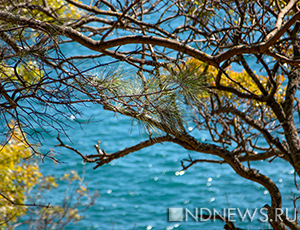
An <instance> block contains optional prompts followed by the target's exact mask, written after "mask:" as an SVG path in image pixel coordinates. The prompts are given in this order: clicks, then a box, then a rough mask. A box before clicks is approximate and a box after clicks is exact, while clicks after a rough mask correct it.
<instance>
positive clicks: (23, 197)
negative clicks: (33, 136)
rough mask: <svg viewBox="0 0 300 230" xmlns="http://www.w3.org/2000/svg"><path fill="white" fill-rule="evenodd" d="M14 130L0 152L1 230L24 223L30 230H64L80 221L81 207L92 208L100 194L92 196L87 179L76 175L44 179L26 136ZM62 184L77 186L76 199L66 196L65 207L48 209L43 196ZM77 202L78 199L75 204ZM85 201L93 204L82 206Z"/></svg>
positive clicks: (60, 205)
mask: <svg viewBox="0 0 300 230" xmlns="http://www.w3.org/2000/svg"><path fill="white" fill-rule="evenodd" d="M12 130H13V131H12V133H11V135H10V138H9V140H8V142H7V143H5V145H3V146H2V147H1V150H0V180H1V184H0V216H1V217H0V224H1V229H14V227H15V226H16V225H20V224H24V223H25V224H27V225H28V226H30V229H52V227H53V226H56V227H58V228H59V229H61V228H60V227H59V226H64V225H66V224H68V223H70V222H77V221H79V220H80V219H81V218H82V216H81V215H80V212H81V210H79V209H78V206H83V207H85V208H88V207H89V206H90V205H92V204H93V203H94V201H95V199H96V197H97V196H98V195H97V193H95V195H94V196H90V194H89V191H88V190H87V188H86V187H85V186H84V185H83V179H82V178H81V177H80V176H79V175H78V174H77V173H76V172H75V171H71V173H66V174H65V175H64V176H63V177H61V178H59V179H56V178H54V177H53V176H45V175H43V174H42V173H41V171H40V168H39V166H38V162H37V158H35V157H34V156H33V153H32V150H31V149H30V148H29V145H28V144H26V143H27V141H26V140H24V136H23V134H22V133H21V132H20V131H19V129H16V128H14V129H12ZM59 181H61V182H60V183H62V182H63V183H64V182H67V183H69V188H71V186H73V188H74V189H73V191H70V192H72V196H71V197H70V194H69V193H66V196H65V198H64V200H63V202H62V204H56V205H54V206H52V205H51V204H50V205H48V202H47V201H45V200H44V197H43V196H42V195H43V194H45V193H47V192H49V191H52V190H53V189H55V188H57V187H58V182H59ZM73 199H76V203H75V204H73V203H72V202H73ZM82 199H84V200H89V202H88V203H82V202H81V200H82ZM45 204H46V205H45ZM24 219H25V221H24ZM21 220H22V221H21ZM50 220H51V221H50ZM20 221H21V222H20ZM46 223H47V224H46Z"/></svg>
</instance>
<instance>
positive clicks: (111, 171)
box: [20, 105, 296, 230]
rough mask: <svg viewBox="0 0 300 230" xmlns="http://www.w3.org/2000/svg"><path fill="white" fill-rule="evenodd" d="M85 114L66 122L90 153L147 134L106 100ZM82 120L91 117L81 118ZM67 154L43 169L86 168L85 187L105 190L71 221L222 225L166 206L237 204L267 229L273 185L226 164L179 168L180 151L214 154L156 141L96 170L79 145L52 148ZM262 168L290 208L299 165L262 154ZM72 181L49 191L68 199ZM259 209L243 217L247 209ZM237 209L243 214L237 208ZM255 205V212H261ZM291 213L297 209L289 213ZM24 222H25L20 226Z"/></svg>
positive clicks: (102, 225)
mask: <svg viewBox="0 0 300 230" xmlns="http://www.w3.org/2000/svg"><path fill="white" fill-rule="evenodd" d="M83 111H85V112H84V113H83V114H82V117H78V118H76V117H74V116H70V118H69V119H66V121H65V122H67V123H69V124H71V125H72V126H73V129H69V135H70V138H71V140H72V141H73V144H74V145H73V146H74V147H76V148H77V149H78V150H79V151H81V152H82V153H84V154H95V153H96V152H95V149H94V147H93V145H94V144H96V143H97V141H101V144H100V146H101V147H102V148H104V149H105V151H106V152H107V153H112V152H115V151H118V150H120V149H123V148H125V147H128V146H131V145H135V144H137V143H139V142H140V141H142V140H146V139H147V137H146V135H145V134H144V131H143V129H142V128H141V127H139V125H138V124H137V123H136V122H135V121H133V120H131V119H130V118H127V117H124V116H115V115H114V114H113V113H111V112H108V111H104V110H103V109H102V108H101V106H97V105H93V106H92V107H90V108H83ZM76 119H78V120H80V121H85V120H90V123H88V124H86V125H82V126H79V125H78V123H77V122H76ZM194 135H195V136H196V137H197V138H198V139H199V140H200V141H203V142H210V140H209V137H208V135H207V134H206V133H201V132H198V133H197V132H196V133H194ZM55 144H58V142H57V140H56V137H55V136H53V137H50V136H49V137H47V139H46V142H45V143H44V145H43V146H42V150H44V151H47V150H49V149H50V148H52V147H53V146H54V145H55ZM54 150H55V151H59V152H60V153H61V154H56V157H57V158H58V160H59V161H60V162H61V163H60V164H54V163H53V161H51V160H47V159H46V160H45V161H44V163H41V164H40V167H41V170H42V172H44V174H46V175H47V174H48V175H53V176H55V177H57V178H58V177H60V176H62V175H63V174H64V173H66V172H69V171H70V170H76V171H78V172H79V174H80V175H84V181H85V183H86V184H87V188H88V189H89V190H90V192H91V193H93V192H94V191H95V190H97V191H98V192H99V194H100V195H101V196H100V197H99V198H98V199H97V201H96V204H95V205H94V206H92V207H90V208H89V209H88V210H86V211H85V212H84V216H85V218H84V219H83V220H81V221H80V222H79V223H77V224H76V225H73V224H71V225H69V226H67V227H66V229H78V230H79V229H82V230H83V229H116V230H117V229H147V230H149V229H168V230H170V229H178V230H179V229H188V230H189V229H222V227H223V226H224V223H223V222H222V221H220V220H215V221H213V220H209V221H208V220H207V221H200V220H195V219H194V218H193V217H192V215H189V216H188V219H187V220H186V219H184V220H183V221H178V222H170V221H168V208H174V207H175V208H183V210H184V211H186V210H189V211H190V212H191V213H192V214H195V213H196V211H198V212H200V211H201V210H202V211H203V213H207V214H209V211H211V212H213V211H214V210H215V211H218V212H219V213H221V214H222V211H223V212H224V210H225V212H227V210H228V208H231V213H235V214H233V218H234V219H235V220H236V221H237V223H238V226H239V227H240V228H244V229H248V228H249V229H258V228H259V227H260V228H261V229H268V224H266V223H265V222H264V220H265V216H264V215H263V212H262V214H260V211H261V210H260V209H261V208H262V207H263V206H264V205H265V204H270V196H269V193H268V192H267V190H266V189H265V188H264V187H262V186H260V185H259V184H256V183H253V182H250V181H247V180H245V179H243V178H241V177H239V176H237V175H236V174H235V173H234V171H233V170H232V169H231V168H230V167H229V166H228V165H226V164H223V165H219V164H209V163H198V164H197V165H195V166H193V167H191V168H190V169H188V170H187V171H186V172H185V173H184V174H182V175H181V173H179V171H180V170H181V163H180V161H181V160H182V159H186V158H188V154H191V156H192V157H195V158H196V157H197V158H201V159H203V158H206V159H212V157H210V156H208V155H205V154H200V153H193V152H189V151H187V150H185V149H183V148H181V147H178V146H176V145H175V144H170V143H168V144H156V145H154V146H151V147H148V148H146V149H143V150H140V151H138V152H135V153H131V154H130V155H127V156H125V157H124V158H121V159H118V160H115V161H112V162H111V163H109V164H108V165H105V166H102V167H100V168H98V169H96V170H93V167H94V165H92V164H88V163H86V164H84V163H83V161H82V159H81V158H80V157H79V156H78V155H77V154H75V153H73V152H71V151H69V150H65V149H61V148H54ZM255 166H256V167H257V168H258V169H259V170H260V172H262V173H265V174H266V175H268V176H269V177H271V178H272V179H273V180H274V181H275V182H276V183H277V185H278V187H279V188H280V190H281V192H282V197H283V204H284V208H289V211H290V210H292V208H293V206H292V201H291V197H292V192H296V191H295V188H294V187H295V186H294V170H293V169H292V168H291V167H290V166H289V165H288V164H287V163H285V162H284V161H282V160H280V159H275V160H274V161H273V162H272V164H270V163H268V162H256V163H255ZM66 188H67V184H62V185H61V186H59V188H58V189H56V190H54V191H53V192H51V195H49V197H48V201H50V202H52V203H59V202H62V198H63V196H64V193H65V190H66ZM246 209H248V210H249V213H250V214H251V215H253V221H251V220H250V219H251V218H245V219H244V221H242V220H241V217H242V216H243V215H244V212H245V210H246ZM239 212H240V213H241V215H239ZM255 212H256V213H255ZM290 217H292V214H291V216H290ZM20 229H21V228H20Z"/></svg>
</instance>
